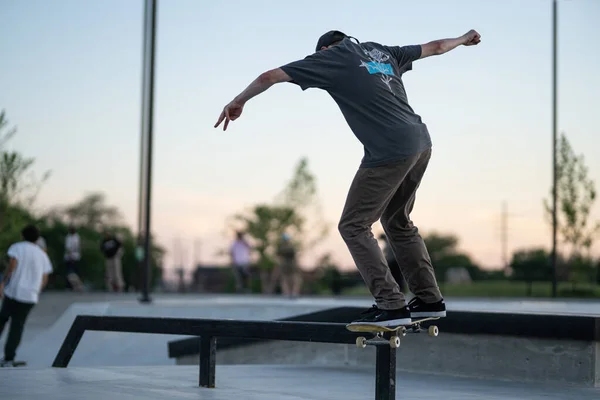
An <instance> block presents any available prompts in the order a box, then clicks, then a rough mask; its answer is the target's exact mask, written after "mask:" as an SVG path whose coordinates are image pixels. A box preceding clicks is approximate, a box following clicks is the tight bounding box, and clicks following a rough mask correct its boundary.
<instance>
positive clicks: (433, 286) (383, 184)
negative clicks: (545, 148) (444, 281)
mask: <svg viewBox="0 0 600 400" xmlns="http://www.w3.org/2000/svg"><path fill="white" fill-rule="evenodd" d="M352 39H354V40H355V41H356V42H358V40H356V39H355V38H352V37H351V36H348V35H346V34H345V33H343V32H340V31H337V30H332V31H329V32H326V33H325V34H323V35H322V36H321V37H320V38H319V40H318V41H317V45H316V47H315V51H314V53H313V54H310V55H308V56H306V57H304V58H303V59H300V60H297V61H293V62H291V63H288V64H286V65H283V66H281V67H279V68H273V69H271V70H269V71H266V72H263V73H262V74H260V75H259V76H258V77H257V78H256V79H255V80H254V81H252V82H251V83H250V85H248V86H247V87H246V88H245V89H244V90H243V91H241V93H239V94H238V95H237V96H236V97H234V98H233V100H231V101H230V102H229V104H227V105H225V107H223V110H222V112H221V114H220V115H219V118H218V119H217V122H216V123H215V125H214V127H215V128H216V127H218V126H219V125H220V124H221V123H222V122H223V130H226V129H227V127H228V126H229V123H230V122H231V121H235V120H237V119H238V118H239V117H240V116H241V115H242V112H243V109H244V106H245V105H246V103H247V102H248V101H249V100H250V99H252V98H254V97H255V96H257V95H259V94H261V93H264V92H265V91H266V90H267V89H269V88H270V87H272V86H273V85H275V84H277V83H280V82H291V83H294V84H296V85H298V86H299V87H300V88H301V89H302V90H306V89H309V88H317V89H321V90H324V91H326V92H327V93H329V95H330V96H331V97H332V98H333V100H334V101H335V102H336V103H337V105H338V107H339V108H340V111H341V112H342V115H343V116H344V118H345V119H346V122H347V123H348V125H349V128H350V130H351V131H352V132H353V133H354V135H355V136H356V137H357V138H358V140H359V141H360V142H361V143H362V144H363V146H364V150H365V151H364V153H365V154H364V157H363V160H362V162H361V165H360V166H359V168H358V171H357V172H356V174H355V176H354V180H353V182H352V184H351V185H350V189H349V191H348V194H347V196H346V204H345V206H344V209H343V211H342V216H341V218H340V222H339V224H338V229H339V231H340V235H341V236H342V238H343V240H344V242H345V243H346V245H347V247H348V250H349V252H350V254H351V255H352V258H353V260H354V262H355V264H356V266H357V268H358V270H359V272H360V274H361V276H362V278H363V279H364V281H365V283H366V285H367V287H368V289H369V291H370V292H371V295H372V296H373V297H374V299H375V305H374V306H373V307H371V308H370V309H368V310H365V312H364V313H363V314H362V316H361V318H360V319H359V320H357V321H353V322H354V323H371V324H377V325H381V326H397V325H407V324H410V323H411V322H412V318H420V317H434V316H437V317H444V316H446V305H445V303H444V299H443V296H442V293H441V291H440V288H439V286H438V284H437V280H436V277H435V273H434V269H433V266H432V265H431V259H430V257H429V254H428V252H427V248H426V246H425V243H424V242H423V239H422V237H421V236H420V235H419V231H418V229H417V227H416V226H415V225H414V224H413V222H412V221H411V219H410V213H411V212H412V209H413V206H414V203H415V195H416V192H417V189H418V188H419V186H420V184H421V181H422V179H423V177H424V175H425V171H426V170H427V167H428V165H429V160H430V158H431V154H432V153H431V152H432V142H431V137H430V134H429V130H428V128H427V125H426V124H424V123H423V121H422V120H421V117H420V116H419V115H418V114H417V113H415V112H414V110H413V109H412V107H411V106H410V104H409V102H408V97H407V94H406V89H405V87H404V83H403V82H402V77H403V75H404V74H405V73H406V72H408V71H411V70H412V68H413V64H414V63H415V62H416V61H417V60H420V59H424V58H426V57H430V56H435V55H440V54H444V53H447V52H449V51H451V50H453V49H455V48H457V47H458V46H473V45H477V44H479V43H480V41H481V36H480V35H479V33H477V32H476V31H474V30H470V31H469V32H467V33H465V34H464V35H462V36H460V37H457V38H452V39H441V40H434V41H431V42H428V43H425V44H416V45H407V46H397V45H395V46H387V45H383V44H381V43H377V42H373V41H368V42H363V43H360V42H358V43H355V42H354V41H353V40H352ZM266 51H269V50H266ZM272 112H273V110H272ZM275 112H276V111H275ZM379 220H380V221H381V223H382V225H383V228H384V230H385V232H386V234H387V236H388V237H389V238H390V244H391V245H392V246H393V247H394V253H396V254H398V255H400V254H402V258H401V260H400V266H401V268H402V273H403V275H404V276H405V278H406V279H407V281H408V285H409V287H410V290H411V292H413V293H414V294H415V297H414V298H413V299H412V300H411V301H410V303H408V304H407V301H406V300H407V299H406V297H405V295H404V293H402V291H401V290H400V288H399V286H398V283H397V282H396V281H395V279H394V277H393V276H392V274H391V272H390V269H389V267H388V265H387V263H386V262H385V257H384V256H383V254H382V251H381V249H380V248H379V245H378V244H377V240H375V238H374V237H373V233H372V230H371V227H372V225H373V223H375V222H377V221H379Z"/></svg>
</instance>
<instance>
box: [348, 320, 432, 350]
mask: <svg viewBox="0 0 600 400" xmlns="http://www.w3.org/2000/svg"><path fill="white" fill-rule="evenodd" d="M436 319H440V317H429V318H422V319H418V320H416V321H412V322H411V323H410V324H408V325H398V326H396V327H386V326H379V325H372V324H354V325H350V324H348V325H346V329H348V330H349V331H351V332H368V333H370V334H372V335H373V338H371V339H367V338H365V337H364V336H359V337H357V338H356V346H357V347H359V348H362V349H364V348H365V347H367V345H382V344H389V346H390V347H391V348H393V349H397V348H398V347H400V336H399V335H402V336H406V334H407V333H409V332H410V333H419V332H423V331H424V329H422V328H421V323H422V322H425V321H433V320H436ZM386 332H393V333H395V334H394V335H392V336H391V337H390V338H389V340H386V339H385V338H384V333H386ZM427 333H428V334H429V336H433V337H435V336H437V335H438V334H439V333H440V331H439V329H438V327H437V326H435V325H431V326H430V327H429V328H427Z"/></svg>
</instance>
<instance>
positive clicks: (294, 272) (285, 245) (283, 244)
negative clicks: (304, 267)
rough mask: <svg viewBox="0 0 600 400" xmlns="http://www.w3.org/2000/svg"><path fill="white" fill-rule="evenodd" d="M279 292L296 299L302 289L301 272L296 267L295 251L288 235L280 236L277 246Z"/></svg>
mask: <svg viewBox="0 0 600 400" xmlns="http://www.w3.org/2000/svg"><path fill="white" fill-rule="evenodd" d="M277 257H278V259H279V279H280V283H281V292H282V294H283V295H284V296H287V297H292V298H294V297H298V296H299V295H300V290H301V289H302V273H301V272H302V271H300V269H299V267H298V261H297V250H296V247H295V246H294V243H293V242H292V240H291V237H290V235H289V234H287V233H284V234H283V235H281V240H280V241H279V244H278V245H277Z"/></svg>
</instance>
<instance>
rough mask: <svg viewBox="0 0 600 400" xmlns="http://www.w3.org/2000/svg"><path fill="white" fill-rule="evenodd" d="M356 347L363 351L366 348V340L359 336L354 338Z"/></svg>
mask: <svg viewBox="0 0 600 400" xmlns="http://www.w3.org/2000/svg"><path fill="white" fill-rule="evenodd" d="M356 347H358V348H360V349H364V348H365V347H367V339H366V338H364V337H362V336H360V337H357V338H356Z"/></svg>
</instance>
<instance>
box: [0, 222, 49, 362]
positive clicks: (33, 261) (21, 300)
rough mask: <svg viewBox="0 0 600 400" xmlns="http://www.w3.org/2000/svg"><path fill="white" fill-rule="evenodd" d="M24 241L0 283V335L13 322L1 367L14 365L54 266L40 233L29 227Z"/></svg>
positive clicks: (16, 247) (11, 253)
mask: <svg viewBox="0 0 600 400" xmlns="http://www.w3.org/2000/svg"><path fill="white" fill-rule="evenodd" d="M21 236H22V238H23V240H22V241H20V242H17V243H15V244H13V245H12V246H10V247H9V249H8V252H7V253H8V257H9V264H8V268H7V269H6V273H5V274H4V278H3V279H2V281H1V282H0V298H2V299H3V300H2V308H1V309H0V335H2V332H3V331H4V325H6V323H7V322H8V320H10V329H9V331H8V337H7V338H6V343H5V345H4V358H3V359H1V360H0V365H1V366H3V367H5V366H13V364H14V362H15V356H16V352H17V348H18V347H19V344H20V343H21V337H22V335H23V329H24V327H25V321H26V320H27V317H28V316H29V313H30V312H31V310H32V309H33V307H34V306H35V305H36V304H37V302H38V301H39V295H40V292H41V291H42V290H43V289H44V288H45V287H46V284H47V283H48V275H49V274H50V273H51V272H52V264H51V262H50V259H49V258H48V255H47V254H46V253H45V252H44V251H43V250H42V249H41V248H40V247H39V246H38V245H37V244H36V241H37V240H38V238H39V231H38V229H37V228H36V227H35V226H34V225H27V226H26V227H25V228H23V230H22V231H21Z"/></svg>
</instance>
